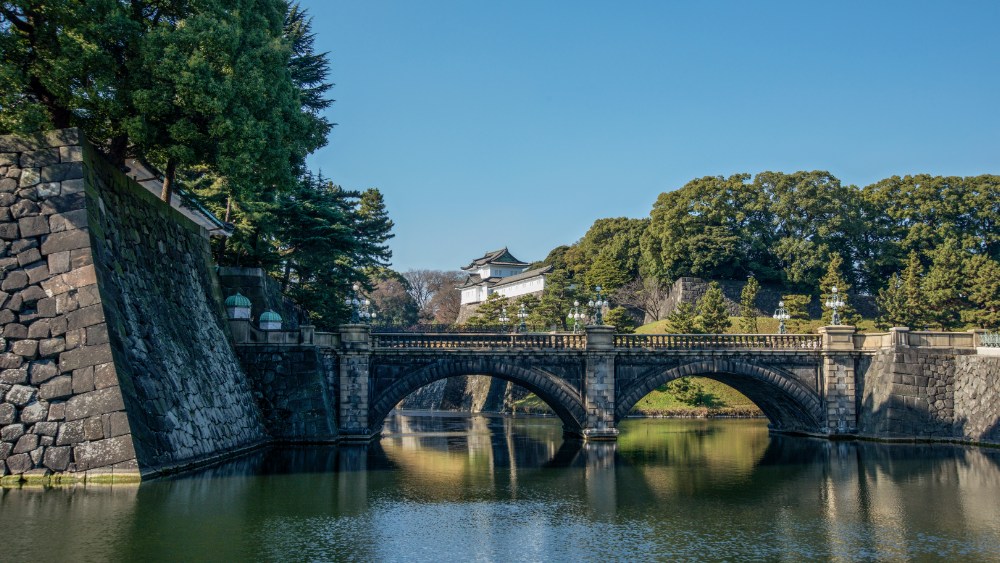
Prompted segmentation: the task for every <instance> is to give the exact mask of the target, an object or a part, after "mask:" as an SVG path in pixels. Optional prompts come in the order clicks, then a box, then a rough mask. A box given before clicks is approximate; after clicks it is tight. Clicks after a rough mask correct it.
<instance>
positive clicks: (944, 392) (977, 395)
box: [859, 346, 1000, 443]
mask: <svg viewBox="0 0 1000 563" xmlns="http://www.w3.org/2000/svg"><path fill="white" fill-rule="evenodd" d="M863 382H864V384H863V385H861V386H859V387H860V388H861V389H860V391H861V395H860V397H859V403H860V407H861V408H860V411H859V412H860V416H859V433H860V434H862V435H864V436H871V437H877V438H901V439H910V438H913V439H953V440H962V441H970V442H979V443H1000V427H998V421H1000V404H998V402H997V398H998V394H997V385H998V384H1000V358H998V357H990V356H977V355H976V353H975V350H974V349H965V348H919V347H913V348H911V347H907V346H896V347H892V348H883V349H881V350H879V351H878V352H877V353H876V354H875V357H874V359H873V360H872V362H871V366H870V367H869V368H868V369H867V371H866V372H865V373H864V374H863Z"/></svg>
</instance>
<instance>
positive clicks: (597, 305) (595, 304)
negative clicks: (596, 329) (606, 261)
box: [587, 285, 608, 325]
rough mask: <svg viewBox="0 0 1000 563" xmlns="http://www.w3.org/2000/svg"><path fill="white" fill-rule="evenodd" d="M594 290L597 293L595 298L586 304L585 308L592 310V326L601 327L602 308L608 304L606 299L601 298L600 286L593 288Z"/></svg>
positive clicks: (602, 320)
mask: <svg viewBox="0 0 1000 563" xmlns="http://www.w3.org/2000/svg"><path fill="white" fill-rule="evenodd" d="M594 290H595V291H596V292H597V297H596V298H595V299H592V300H590V301H588V302H587V306H588V307H590V308H591V309H593V310H594V324H596V325H603V324H604V316H603V314H602V313H603V312H604V307H605V305H607V304H608V300H607V299H602V298H601V286H599V285H598V286H594Z"/></svg>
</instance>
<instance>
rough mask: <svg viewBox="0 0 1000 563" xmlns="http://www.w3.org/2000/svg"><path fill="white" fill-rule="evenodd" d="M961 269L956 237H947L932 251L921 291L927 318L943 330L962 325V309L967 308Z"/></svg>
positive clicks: (961, 259) (960, 254)
mask: <svg viewBox="0 0 1000 563" xmlns="http://www.w3.org/2000/svg"><path fill="white" fill-rule="evenodd" d="M963 269H964V268H963V256H962V251H961V250H960V249H959V247H958V242H957V241H956V240H955V239H948V240H947V241H945V243H944V244H943V245H942V246H940V247H938V248H937V249H936V250H935V251H934V254H933V261H932V262H931V267H930V269H929V270H928V271H927V277H926V279H925V280H924V292H925V294H926V298H927V310H928V312H929V314H930V320H931V321H932V322H933V323H934V324H936V325H937V326H939V327H941V329H942V330H952V329H955V328H958V327H959V326H961V324H962V323H961V314H962V311H963V310H965V309H966V308H967V307H968V301H967V300H966V299H965V277H964V275H963Z"/></svg>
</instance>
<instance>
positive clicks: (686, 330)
mask: <svg viewBox="0 0 1000 563" xmlns="http://www.w3.org/2000/svg"><path fill="white" fill-rule="evenodd" d="M667 331H668V332H670V333H673V334H700V333H701V332H702V330H701V326H700V325H699V324H698V321H697V319H696V314H695V310H694V306H693V305H691V304H690V303H688V302H687V301H683V302H681V303H678V304H677V308H675V309H674V310H673V311H672V312H671V313H670V314H668V315H667Z"/></svg>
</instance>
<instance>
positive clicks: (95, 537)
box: [0, 416, 1000, 560]
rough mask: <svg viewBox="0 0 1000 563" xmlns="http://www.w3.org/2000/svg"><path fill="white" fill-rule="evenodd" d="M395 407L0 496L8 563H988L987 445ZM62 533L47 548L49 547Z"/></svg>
mask: <svg viewBox="0 0 1000 563" xmlns="http://www.w3.org/2000/svg"><path fill="white" fill-rule="evenodd" d="M621 430H622V434H621V436H620V439H619V441H618V442H617V443H614V442H611V443H586V444H585V443H582V442H579V441H573V440H568V439H564V438H563V436H562V432H561V426H560V423H559V422H558V421H557V420H555V419H551V418H549V419H546V418H517V419H511V418H501V417H486V416H394V417H392V418H391V419H390V420H389V421H388V422H387V425H386V434H385V436H384V438H383V439H382V440H381V441H378V442H375V443H372V444H369V445H363V446H341V447H333V446H308V447H284V448H274V449H269V450H263V451H258V452H255V453H253V454H250V455H247V456H244V457H242V458H240V459H237V460H233V461H231V462H229V463H226V464H223V465H219V466H216V467H213V468H209V469H205V470H202V471H198V472H194V473H189V474H184V475H178V476H175V477H172V478H169V479H161V480H158V481H153V482H148V483H145V484H143V485H142V486H140V487H114V488H111V487H103V488H97V487H76V488H70V489H53V490H41V489H37V490H32V489H19V490H3V491H2V492H0V508H2V510H0V526H2V529H4V530H18V533H17V534H5V539H4V543H5V550H6V551H5V553H6V554H7V555H8V556H9V557H11V558H12V560H14V559H22V558H25V557H27V556H29V555H30V556H31V557H32V558H35V559H39V560H53V559H70V558H73V557H75V555H76V554H79V553H87V554H88V556H90V555H93V557H92V558H93V559H101V560H123V559H124V560H132V559H144V560H156V559H161V560H178V559H182V560H199V559H200V560H204V559H212V560H243V559H267V560H271V559H274V560H284V559H296V560H298V559H344V558H353V559H363V560H374V559H378V560H382V559H384V560H403V559H406V560H441V559H446V560H448V559H476V558H479V559H489V560H496V559H515V558H516V559H519V560H520V559H542V558H544V559H594V558H611V559H628V558H633V559H635V558H638V559H673V558H698V559H701V558H705V557H711V558H729V559H746V558H757V559H773V558H778V557H787V558H797V559H798V558H806V557H810V558H816V557H819V558H874V559H901V558H943V557H955V556H961V557H964V558H973V559H976V558H978V559H984V558H992V557H995V556H996V552H995V546H996V545H1000V508H998V503H996V500H995V499H996V495H997V493H998V492H1000V463H998V460H1000V452H998V451H996V450H988V449H977V448H966V447H959V446H948V445H936V446H930V445H914V444H910V445H889V444H875V443H864V442H829V441H826V440H818V439H807V438H793V437H784V436H779V435H769V434H768V432H767V428H766V426H765V425H764V423H763V421H717V420H716V421H712V420H709V421H705V420H702V421H688V420H628V421H626V422H625V423H624V424H622V425H621ZM53 531H57V532H58V534H57V536H58V541H53V537H54V532H53Z"/></svg>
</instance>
